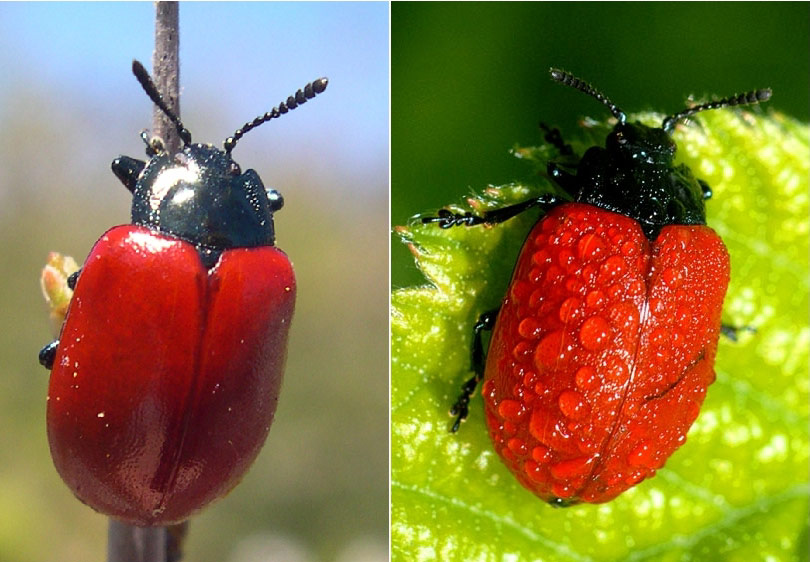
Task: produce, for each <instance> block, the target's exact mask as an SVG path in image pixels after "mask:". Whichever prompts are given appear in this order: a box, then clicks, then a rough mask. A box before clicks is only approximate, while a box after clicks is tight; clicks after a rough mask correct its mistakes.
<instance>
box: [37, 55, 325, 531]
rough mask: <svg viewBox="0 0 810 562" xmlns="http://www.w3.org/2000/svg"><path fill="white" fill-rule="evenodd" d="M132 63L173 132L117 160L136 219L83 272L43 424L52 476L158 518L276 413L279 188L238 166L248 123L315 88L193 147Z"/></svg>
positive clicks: (210, 481)
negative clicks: (219, 141) (173, 146)
mask: <svg viewBox="0 0 810 562" xmlns="http://www.w3.org/2000/svg"><path fill="white" fill-rule="evenodd" d="M132 71H133V73H134V74H135V77H136V78H137V79H138V81H139V82H140V84H141V86H142V87H143V89H144V91H145V92H146V93H147V95H148V96H149V97H150V99H151V100H152V101H153V102H154V103H155V104H156V105H157V106H158V107H159V108H160V109H161V110H162V111H163V113H165V114H166V115H167V116H168V117H169V119H171V121H172V123H173V124H174V125H175V127H176V129H177V133H178V135H179V137H180V139H181V140H182V142H183V148H182V150H181V151H180V152H179V153H177V154H170V153H169V152H168V151H167V150H166V148H165V146H164V144H163V141H162V140H160V139H159V138H157V137H153V138H149V137H148V135H147V134H146V133H145V132H144V133H142V135H141V136H142V138H143V140H144V142H145V143H146V154H147V156H148V157H149V161H148V162H145V161H142V160H138V159H135V158H130V157H128V156H121V157H119V158H116V159H115V160H114V161H113V163H112V171H113V173H114V174H115V176H116V177H117V178H118V179H119V180H120V181H121V182H122V183H123V184H124V186H125V187H126V188H127V189H128V190H129V191H130V192H132V196H133V199H132V224H130V225H123V226H116V227H113V228H112V229H110V230H108V231H107V232H106V233H105V234H104V235H103V236H101V238H100V239H99V240H98V242H96V244H95V246H94V247H93V249H92V251H91V252H90V254H89V256H88V258H87V260H86V261H85V263H84V266H83V267H82V269H81V270H80V271H79V272H77V274H74V275H72V276H71V277H70V278H69V279H68V285H69V286H70V288H71V289H74V294H73V298H72V300H71V302H70V305H69V308H68V312H67V316H66V319H65V322H64V324H63V325H62V329H61V333H60V336H59V339H58V340H57V341H55V342H53V343H52V344H50V345H48V346H46V347H45V348H44V349H43V350H42V351H41V352H40V357H39V359H40V363H42V365H43V366H45V367H46V368H48V369H51V376H50V383H49V389H48V405H47V428H48V440H49V444H50V449H51V456H52V458H53V461H54V465H55V466H56V469H57V471H58V472H59V474H60V475H61V477H62V479H63V480H64V481H65V483H66V484H67V485H68V487H70V489H71V490H72V491H73V493H74V494H75V495H76V496H77V497H78V498H79V499H80V500H81V501H82V502H84V503H86V504H87V505H89V506H90V507H92V508H93V509H95V510H97V511H99V512H101V513H104V514H106V515H109V516H111V517H114V518H116V519H119V520H121V521H124V522H127V523H130V524H135V525H141V526H152V525H167V524H171V523H176V522H180V521H183V520H185V519H187V518H188V517H189V516H191V515H192V514H194V513H195V512H197V511H199V510H200V509H201V508H202V507H204V506H205V505H207V504H208V503H210V502H211V501H213V500H215V499H217V498H220V497H222V496H224V495H225V494H226V493H227V492H228V491H230V490H231V489H232V488H233V487H234V486H235V485H236V484H237V483H238V482H239V481H240V480H241V478H242V476H243V475H244V474H245V472H246V471H247V470H248V468H249V467H250V465H251V464H252V463H253V461H254V459H255V458H256V456H257V455H258V453H259V451H260V450H261V447H262V445H263V444H264V441H265V438H266V437H267V434H268V431H269V429H270V424H271V423H272V420H273V416H274V413H275V409H276V403H277V401H278V394H279V389H280V385H281V381H282V373H283V369H284V362H285V358H286V348H287V335H288V330H289V326H290V321H291V319H292V315H293V309H294V306H295V288H296V287H295V276H294V273H293V269H292V265H291V263H290V260H289V259H288V258H287V256H286V255H285V254H284V253H283V252H282V251H281V250H279V249H278V248H277V247H276V246H275V232H274V225H273V215H274V213H275V212H277V211H278V210H280V209H281V208H282V205H283V199H282V197H281V194H280V193H279V192H278V191H276V190H274V189H265V187H264V185H263V183H262V181H261V179H260V178H259V175H258V174H257V173H256V172H255V171H254V170H252V169H250V170H247V171H245V172H242V171H241V168H240V166H239V165H238V164H237V163H236V162H235V161H234V160H233V158H232V156H231V152H232V151H233V149H234V147H235V146H236V143H237V142H238V141H239V139H240V138H241V137H242V136H243V135H244V134H245V133H246V132H248V131H250V130H251V129H253V128H255V127H258V126H259V125H261V124H263V123H265V122H267V121H270V120H271V119H275V118H277V117H279V116H280V115H282V114H284V113H287V112H288V111H290V110H292V109H295V108H296V107H298V106H299V105H301V104H303V103H305V102H306V101H307V100H310V99H312V98H314V97H315V96H316V95H317V94H320V93H322V92H323V91H324V90H325V89H326V86H327V83H328V81H327V79H326V78H321V79H318V80H315V81H313V82H311V83H309V84H307V85H306V86H305V87H304V88H303V91H302V90H298V91H297V92H296V93H295V95H294V96H291V97H289V98H288V99H287V100H286V102H284V103H281V104H279V106H278V107H274V108H273V109H272V111H270V112H267V113H265V114H264V115H263V116H260V117H257V118H256V119H254V120H253V121H252V122H249V123H245V125H243V126H242V127H241V128H240V129H237V130H236V132H235V133H234V134H233V136H231V137H228V138H227V139H226V140H225V142H224V149H222V150H221V149H219V148H216V147H214V146H212V145H210V144H200V143H192V141H191V134H190V133H189V131H188V130H187V129H186V128H185V127H184V126H183V124H182V122H181V121H180V119H179V118H178V117H177V116H176V115H175V114H174V113H173V112H172V111H171V110H170V109H169V108H168V107H167V105H166V103H165V101H164V100H163V98H162V97H161V95H160V93H159V92H158V90H157V88H156V87H155V85H154V83H153V82H152V79H151V78H150V76H149V74H148V72H147V71H146V69H144V67H143V65H141V64H140V63H139V62H138V61H133V64H132Z"/></svg>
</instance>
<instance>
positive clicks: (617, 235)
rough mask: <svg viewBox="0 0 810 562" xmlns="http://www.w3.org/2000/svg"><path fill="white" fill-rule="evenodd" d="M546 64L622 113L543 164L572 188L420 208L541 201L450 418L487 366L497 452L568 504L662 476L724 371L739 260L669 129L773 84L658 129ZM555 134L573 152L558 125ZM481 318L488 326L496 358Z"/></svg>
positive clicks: (461, 409) (485, 218) (763, 93)
mask: <svg viewBox="0 0 810 562" xmlns="http://www.w3.org/2000/svg"><path fill="white" fill-rule="evenodd" d="M551 76H552V78H553V79H554V80H556V81H558V82H561V83H563V84H566V85H569V86H571V87H574V88H576V89H578V90H580V91H582V92H585V93H587V94H589V95H591V96H593V97H595V98H596V99H597V100H599V101H600V102H602V103H603V104H604V105H606V106H607V107H608V108H609V109H610V111H611V113H612V114H613V116H614V117H615V118H616V119H617V120H618V124H617V125H616V126H615V127H614V129H613V131H612V132H611V133H610V135H608V138H607V141H606V146H605V148H601V147H592V148H590V149H589V150H588V151H587V152H586V153H585V155H584V156H583V157H582V158H581V159H580V160H579V161H578V162H577V163H576V165H575V166H573V167H572V168H574V169H572V171H567V170H566V169H565V166H563V165H562V164H556V163H551V164H549V166H548V173H549V175H550V176H551V178H552V179H554V181H555V182H556V183H557V184H558V185H559V186H560V187H561V188H562V189H563V190H564V191H565V193H566V194H567V196H568V197H570V200H569V199H568V198H557V197H554V196H550V195H543V196H540V197H537V198H535V199H531V200H529V201H525V202H523V203H519V204H517V205H512V206H510V207H506V208H502V209H496V210H492V211H488V212H486V213H484V214H483V215H482V216H475V215H473V214H471V213H452V212H450V211H447V210H442V211H440V212H439V216H437V217H425V218H423V219H422V220H423V222H425V223H431V222H436V223H438V224H439V225H440V226H441V227H443V228H450V227H452V226H456V225H465V226H472V225H476V224H496V223H499V222H502V221H505V220H508V219H509V218H512V217H514V216H515V215H517V214H518V213H520V212H523V211H524V210H526V209H529V208H532V207H541V208H544V209H545V210H546V214H545V215H544V216H543V218H542V219H541V220H540V221H539V222H538V223H537V224H536V225H535V227H534V228H533V229H532V231H531V232H530V233H529V235H528V237H527V239H526V242H525V243H524V245H523V249H522V250H521V253H520V256H519V257H518V261H517V265H516V267H515V270H514V273H513V276H512V281H511V283H510V285H509V289H508V290H507V293H506V295H505V297H504V299H503V302H502V304H501V306H500V309H499V310H495V311H490V312H488V313H485V314H483V315H482V316H481V318H480V319H479V321H478V323H477V324H476V326H475V329H474V332H475V336H474V338H473V347H472V357H473V359H472V363H473V367H472V368H473V370H474V371H475V376H474V377H473V378H472V379H470V380H469V381H468V382H467V383H465V385H464V386H463V387H462V393H461V396H460V397H459V399H458V401H457V402H456V404H455V405H454V407H453V409H452V410H451V414H452V415H454V416H457V417H456V421H455V423H454V424H453V427H452V431H456V430H457V429H458V427H459V424H460V423H461V421H463V420H464V419H465V418H466V417H467V415H468V404H469V401H470V397H471V396H472V393H473V392H474V390H475V388H476V386H477V385H478V383H479V382H480V381H481V380H482V379H483V380H484V383H483V389H482V390H483V396H484V402H485V406H486V419H487V424H488V426H489V433H490V437H491V438H492V441H493V444H494V446H495V449H496V451H497V452H498V454H499V455H500V456H501V458H502V459H503V461H504V463H505V464H506V465H507V466H508V467H509V469H510V470H511V471H512V472H513V473H514V474H515V476H516V477H517V479H518V480H519V481H520V483H521V484H523V485H524V486H525V487H526V488H528V489H529V490H531V491H532V492H534V493H535V494H537V495H538V496H539V497H540V498H542V499H543V500H545V501H547V502H549V503H552V504H553V505H559V506H566V505H572V504H575V503H578V502H590V503H600V502H606V501H609V500H611V499H613V498H615V497H616V496H617V495H619V494H620V493H622V492H623V491H625V490H627V489H628V488H630V487H632V486H634V485H635V484H638V483H639V482H641V481H642V480H644V479H645V478H649V477H650V476H653V475H654V474H655V471H656V470H657V469H659V468H661V467H662V466H663V465H664V463H665V462H666V460H667V458H669V456H670V455H671V454H672V453H673V452H674V451H675V450H676V449H677V448H678V447H679V446H680V445H682V444H683V443H684V441H685V440H686V433H687V431H688V430H689V427H690V426H691V425H692V423H693V422H694V421H695V419H696V418H697V415H698V412H699V410H700V406H701V404H702V403H703V399H704V397H705V395H706V389H707V387H708V386H709V385H710V384H711V383H712V382H713V381H714V378H715V375H714V370H713V366H714V359H715V354H716V352H717V339H718V336H719V333H720V331H721V329H723V326H722V325H721V312H722V307H723V298H724V296H725V293H726V288H727V287H728V282H729V270H730V266H729V258H728V253H727V251H726V248H725V246H724V245H723V242H722V241H721V240H720V237H719V236H717V234H716V233H715V232H714V231H713V230H712V229H710V228H709V227H707V226H706V214H705V207H704V199H707V198H708V197H709V196H710V195H711V191H710V189H709V187H708V186H707V185H706V184H705V183H703V182H702V181H700V180H697V179H695V178H694V176H693V175H692V173H691V171H690V170H689V169H688V168H687V167H686V166H684V165H678V166H676V165H674V163H673V159H674V155H675V148H676V146H675V143H674V141H673V140H672V139H671V137H670V134H671V132H672V129H673V128H674V126H675V124H676V123H677V122H678V121H680V120H681V119H684V118H686V117H688V116H690V115H693V114H694V113H697V112H698V111H703V110H706V109H714V108H718V107H726V106H732V105H739V104H750V103H758V102H761V101H765V100H767V99H769V98H770V95H771V92H770V90H757V91H755V92H751V93H749V94H744V95H741V96H736V97H733V98H729V99H724V100H721V101H717V102H712V103H707V104H704V105H700V106H697V107H693V108H691V109H688V110H685V111H683V112H681V113H678V114H676V115H673V116H671V117H668V118H666V119H665V120H664V122H663V124H662V126H661V128H651V127H647V126H645V125H642V124H640V123H633V124H630V123H627V122H626V120H627V119H626V115H625V113H624V112H623V111H621V110H620V109H619V108H617V107H616V106H615V105H614V104H613V103H611V102H610V100H608V99H607V98H606V97H605V96H604V95H603V94H601V93H600V92H598V91H596V90H595V89H594V88H593V87H592V86H590V85H588V84H586V83H584V82H582V81H581V80H579V79H577V78H575V77H574V76H572V75H571V74H568V73H566V72H563V71H560V70H555V69H552V70H551ZM547 140H549V141H550V142H551V143H552V144H553V145H554V146H555V147H556V148H557V150H558V151H559V153H560V154H561V155H563V156H565V157H570V156H572V155H573V150H572V149H571V147H570V146H568V145H566V144H564V143H563V142H562V141H561V139H560V136H559V132H558V131H557V130H549V131H548V136H547ZM574 171H575V173H572V172H574ZM485 330H493V334H492V339H491V341H490V345H489V350H488V353H487V356H486V360H484V354H483V344H482V332H483V331H485ZM729 330H732V329H730V328H729Z"/></svg>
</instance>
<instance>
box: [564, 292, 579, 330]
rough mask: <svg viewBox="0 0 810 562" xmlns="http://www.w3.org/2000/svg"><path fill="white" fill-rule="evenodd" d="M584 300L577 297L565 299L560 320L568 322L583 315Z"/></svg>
mask: <svg viewBox="0 0 810 562" xmlns="http://www.w3.org/2000/svg"><path fill="white" fill-rule="evenodd" d="M581 307H582V301H580V300H579V299H578V298H576V297H569V298H567V299H565V300H564V301H563V302H562V304H561V305H560V314H559V317H560V321H561V322H563V323H564V324H567V323H569V322H571V321H573V320H575V319H576V318H578V317H579V316H581V315H582V308H581Z"/></svg>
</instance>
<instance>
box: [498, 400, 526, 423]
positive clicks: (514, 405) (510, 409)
mask: <svg viewBox="0 0 810 562" xmlns="http://www.w3.org/2000/svg"><path fill="white" fill-rule="evenodd" d="M524 413H525V409H524V408H523V404H521V403H520V402H518V401H517V400H509V399H506V400H502V401H501V403H500V404H498V414H500V416H501V417H502V418H503V419H505V420H510V421H519V420H520V418H521V417H522V416H523V414H524Z"/></svg>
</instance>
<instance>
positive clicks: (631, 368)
mask: <svg viewBox="0 0 810 562" xmlns="http://www.w3.org/2000/svg"><path fill="white" fill-rule="evenodd" d="M728 282H729V258H728V253H727V251H726V248H725V246H724V245H723V243H722V241H721V240H720V238H719V237H718V236H717V235H716V234H715V233H714V231H713V230H711V229H710V228H708V227H705V226H676V225H674V226H667V227H665V228H663V229H662V231H661V233H660V235H659V236H658V238H657V239H656V240H655V242H654V243H652V244H650V243H649V241H648V240H647V239H646V238H645V236H644V234H643V232H642V231H641V228H640V227H639V225H638V223H637V222H635V221H634V220H632V219H630V218H627V217H625V216H623V215H619V214H615V213H611V212H607V211H604V210H601V209H598V208H596V207H593V206H590V205H582V204H575V203H571V204H565V205H561V206H559V207H556V208H554V209H553V210H552V211H551V212H549V213H548V215H546V216H545V217H544V218H543V219H542V220H541V221H540V222H539V223H538V224H537V225H536V226H535V227H534V229H533V230H532V232H531V234H529V237H528V239H527V241H526V243H525V246H524V248H523V250H522V252H521V254H520V257H519V259H518V262H517V266H516V269H515V272H514V275H513V279H512V282H511V285H510V288H509V290H508V293H507V295H506V297H505V299H504V302H503V306H502V308H501V310H500V313H499V316H498V320H497V323H496V326H495V330H494V332H493V334H492V340H491V343H490V347H489V353H488V356H487V365H486V375H485V382H484V385H483V395H484V400H485V404H486V415H487V423H488V425H489V431H490V436H491V438H492V440H493V443H494V445H495V449H496V450H497V451H498V453H499V454H500V456H501V457H502V459H503V461H504V462H505V463H506V465H507V466H508V467H509V468H510V470H511V471H512V472H513V473H514V474H515V475H516V476H517V478H518V480H519V481H520V482H521V483H522V484H523V485H524V486H525V487H527V488H528V489H530V490H532V491H533V492H534V493H536V494H537V495H538V496H540V497H541V498H543V499H544V500H546V501H557V500H564V501H565V502H566V503H576V502H591V503H600V502H606V501H609V500H611V499H613V498H614V497H616V496H617V495H619V494H620V493H622V492H623V491H625V490H627V489H628V488H630V487H632V486H634V485H636V484H638V483H639V482H641V481H642V480H644V479H645V478H649V477H651V476H653V475H654V474H655V471H656V470H657V469H659V468H661V467H662V466H664V463H665V462H666V460H667V458H669V456H670V455H671V454H672V453H673V452H674V451H675V450H676V449H677V448H678V447H679V446H681V445H682V444H683V443H684V441H685V440H686V433H687V431H688V430H689V427H690V426H691V425H692V423H693V422H694V421H695V418H697V415H698V412H699V410H700V406H701V404H702V403H703V399H704V397H705V395H706V388H707V387H708V385H710V384H711V383H712V382H713V381H714V378H715V375H714V369H713V365H714V359H715V354H716V351H717V340H718V336H719V331H720V324H721V318H720V316H721V311H722V305H723V298H724V296H725V293H726V289H727V287H728Z"/></svg>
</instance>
